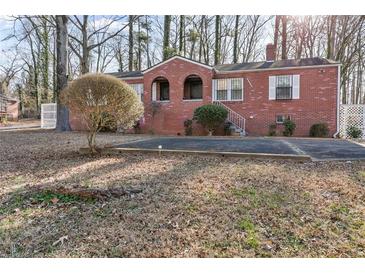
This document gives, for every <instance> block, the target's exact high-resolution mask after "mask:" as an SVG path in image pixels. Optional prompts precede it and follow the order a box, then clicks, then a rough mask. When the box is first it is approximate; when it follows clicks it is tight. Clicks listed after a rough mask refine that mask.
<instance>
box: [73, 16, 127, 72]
mask: <svg viewBox="0 0 365 274" xmlns="http://www.w3.org/2000/svg"><path fill="white" fill-rule="evenodd" d="M123 18H124V16H111V17H107V18H105V19H106V20H105V21H106V23H105V24H102V25H101V26H100V27H99V28H96V29H94V30H92V31H89V30H90V28H89V23H90V17H89V16H88V15H83V16H82V17H81V18H80V17H79V16H70V17H69V19H70V22H71V23H72V25H73V26H74V27H75V28H76V31H77V33H78V35H77V34H74V33H69V38H70V43H69V46H70V48H71V50H72V51H73V52H74V53H75V54H76V56H77V57H78V58H79V60H80V70H81V71H80V72H81V74H85V73H87V72H89V71H90V54H91V51H92V50H93V49H95V48H96V47H98V46H100V45H102V44H104V43H106V42H107V41H109V40H110V39H112V38H114V37H116V36H117V35H118V34H119V33H121V32H122V31H123V30H124V29H125V28H126V27H127V26H128V25H127V24H124V25H122V26H118V28H117V30H113V28H112V26H113V24H116V23H117V22H120V21H121V20H122V19H123ZM99 33H107V35H105V37H104V38H103V39H101V40H100V41H98V42H93V40H94V38H95V36H96V35H97V34H99Z"/></svg>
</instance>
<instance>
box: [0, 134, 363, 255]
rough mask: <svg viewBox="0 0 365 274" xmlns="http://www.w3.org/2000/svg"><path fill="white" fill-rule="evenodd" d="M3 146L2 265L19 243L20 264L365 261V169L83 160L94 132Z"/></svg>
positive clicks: (135, 156)
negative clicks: (30, 260)
mask: <svg viewBox="0 0 365 274" xmlns="http://www.w3.org/2000/svg"><path fill="white" fill-rule="evenodd" d="M98 138H99V140H98V143H100V144H101V145H102V144H107V143H115V142H119V143H121V142H124V141H128V140H134V139H136V138H140V137H139V136H128V135H126V136H122V135H118V134H101V135H100V136H99V137H98ZM0 142H1V144H4V145H1V146H0V155H1V156H2V157H3V155H5V157H4V159H2V164H1V165H0V186H1V187H0V232H1V233H0V242H1V245H0V256H1V257H6V256H12V253H11V250H12V246H13V245H14V243H16V245H17V256H22V257H33V256H39V257H46V256H47V257H70V256H72V257H118V256H120V257H133V256H134V257H162V256H166V257H199V256H200V257H208V256H209V257H214V256H215V257H253V256H255V257H304V256H305V257H316V256H322V257H326V256H327V257H328V256H332V257H340V256H341V257H361V256H365V253H364V250H365V242H364V235H365V234H364V233H365V232H364V231H365V216H364V208H365V200H364V197H365V188H364V183H363V182H364V180H363V176H362V175H363V171H364V170H365V163H360V162H355V161H354V162H352V163H351V164H346V163H340V162H333V163H330V162H329V163H311V162H308V163H293V162H290V161H265V160H260V161H259V160H245V159H238V158H224V159H222V158H219V157H207V156H184V155H179V156H177V155H175V156H167V155H162V156H161V157H158V155H153V154H148V155H147V154H140V153H129V154H122V155H120V156H113V157H106V156H94V157H85V156H80V155H79V154H78V153H77V150H78V148H79V147H82V146H85V145H86V143H85V142H86V139H85V136H83V135H82V134H80V133H55V132H52V131H33V132H26V133H25V132H21V131H20V132H17V133H16V134H15V133H4V134H3V133H2V134H1V135H0ZM141 191H142V192H141ZM89 199H92V202H87V201H88V200H89ZM243 220H246V221H245V222H243ZM247 220H249V222H248V221H247ZM55 235H57V236H55ZM57 238H58V239H57ZM70 239H72V241H70Z"/></svg>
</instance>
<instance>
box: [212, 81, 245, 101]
mask: <svg viewBox="0 0 365 274" xmlns="http://www.w3.org/2000/svg"><path fill="white" fill-rule="evenodd" d="M221 79H224V80H226V81H227V98H230V99H227V100H218V99H217V89H216V88H217V80H221ZM232 79H241V86H242V91H241V99H232V82H231V80H232ZM243 100H244V78H243V77H235V78H220V79H213V80H212V101H219V102H243Z"/></svg>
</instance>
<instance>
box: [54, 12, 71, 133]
mask: <svg viewBox="0 0 365 274" xmlns="http://www.w3.org/2000/svg"><path fill="white" fill-rule="evenodd" d="M55 19H56V33H57V44H56V49H57V66H56V69H57V93H56V96H57V125H56V130H58V131H70V130H71V128H70V124H69V113H68V108H67V107H66V106H64V105H63V104H62V103H61V102H60V101H59V99H58V98H59V96H60V93H61V92H62V90H64V89H65V88H66V86H67V60H68V58H67V56H68V54H67V49H68V30H67V21H68V17H67V16H66V15H56V18H55Z"/></svg>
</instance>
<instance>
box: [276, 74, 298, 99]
mask: <svg viewBox="0 0 365 274" xmlns="http://www.w3.org/2000/svg"><path fill="white" fill-rule="evenodd" d="M299 95H300V75H298V74H297V75H295V74H293V75H276V76H269V100H291V99H299V97H300V96H299Z"/></svg>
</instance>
